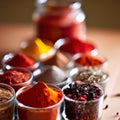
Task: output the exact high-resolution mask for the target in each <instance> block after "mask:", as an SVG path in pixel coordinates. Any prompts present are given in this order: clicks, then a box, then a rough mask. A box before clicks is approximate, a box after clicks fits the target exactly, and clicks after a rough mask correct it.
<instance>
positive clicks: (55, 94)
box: [16, 82, 63, 120]
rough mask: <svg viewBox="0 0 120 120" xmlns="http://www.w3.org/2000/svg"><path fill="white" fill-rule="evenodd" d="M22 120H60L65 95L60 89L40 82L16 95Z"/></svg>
mask: <svg viewBox="0 0 120 120" xmlns="http://www.w3.org/2000/svg"><path fill="white" fill-rule="evenodd" d="M16 96H17V108H18V116H19V118H20V120H33V119H35V120H47V119H49V120H56V119H57V120H60V118H61V117H60V106H61V103H62V100H63V93H62V91H61V90H60V89H58V88H56V87H53V86H48V85H47V84H45V83H44V82H39V83H37V84H35V85H34V86H31V87H27V88H22V89H21V90H19V91H18V92H17V93H16Z"/></svg>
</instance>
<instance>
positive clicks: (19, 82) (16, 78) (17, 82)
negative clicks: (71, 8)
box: [0, 67, 33, 92]
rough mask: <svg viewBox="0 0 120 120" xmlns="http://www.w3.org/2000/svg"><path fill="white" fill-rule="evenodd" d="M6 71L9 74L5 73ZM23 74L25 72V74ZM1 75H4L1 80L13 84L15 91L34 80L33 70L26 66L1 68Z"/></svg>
mask: <svg viewBox="0 0 120 120" xmlns="http://www.w3.org/2000/svg"><path fill="white" fill-rule="evenodd" d="M18 72H19V73H18ZM4 73H5V74H6V73H7V74H6V75H4ZM22 74H24V76H23V75H22ZM0 76H2V78H1V77H0V82H2V83H4V82H5V84H8V85H10V86H12V87H13V88H14V90H15V92H17V90H19V89H20V88H22V87H24V86H29V85H30V84H32V82H33V74H32V72H31V71H29V70H28V69H24V68H18V67H16V68H15V67H14V68H11V69H9V70H4V69H1V70H0ZM4 77H5V78H4Z"/></svg>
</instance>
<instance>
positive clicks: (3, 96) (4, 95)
mask: <svg viewBox="0 0 120 120" xmlns="http://www.w3.org/2000/svg"><path fill="white" fill-rule="evenodd" d="M12 96H13V94H12V93H11V92H10V91H9V90H7V89H5V88H2V87H1V88H0V104H2V103H5V102H6V101H8V100H9V99H10V98H11V97H12Z"/></svg>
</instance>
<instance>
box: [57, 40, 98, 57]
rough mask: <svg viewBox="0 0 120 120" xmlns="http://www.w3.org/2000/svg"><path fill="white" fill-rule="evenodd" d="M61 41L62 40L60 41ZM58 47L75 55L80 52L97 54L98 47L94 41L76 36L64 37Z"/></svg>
mask: <svg viewBox="0 0 120 120" xmlns="http://www.w3.org/2000/svg"><path fill="white" fill-rule="evenodd" d="M59 42H60V43H61V40H59V41H58V43H59ZM58 49H59V50H60V51H62V52H64V53H65V54H67V55H69V56H73V55H75V54H78V53H83V54H90V55H96V54H97V48H96V47H95V45H94V44H93V43H92V42H87V41H81V40H79V39H76V38H71V39H70V40H69V39H65V40H64V39H62V44H61V45H60V46H59V47H58Z"/></svg>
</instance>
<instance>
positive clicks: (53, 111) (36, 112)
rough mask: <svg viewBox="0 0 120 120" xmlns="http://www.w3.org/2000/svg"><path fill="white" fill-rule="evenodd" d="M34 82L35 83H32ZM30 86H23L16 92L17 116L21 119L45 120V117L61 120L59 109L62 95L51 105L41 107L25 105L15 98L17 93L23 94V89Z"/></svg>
mask: <svg viewBox="0 0 120 120" xmlns="http://www.w3.org/2000/svg"><path fill="white" fill-rule="evenodd" d="M35 84H36V83H34V85H35ZM32 86H33V85H32ZM32 86H26V87H23V88H21V89H19V90H18V91H17V93H16V106H17V110H18V118H20V119H21V120H47V119H49V120H61V115H60V109H61V104H62V102H63V99H64V97H62V98H61V100H60V101H59V102H58V103H56V104H54V105H52V106H48V107H42V108H39V107H32V106H26V105H24V104H23V103H21V102H20V101H19V100H18V99H17V97H18V95H19V94H24V91H26V90H28V89H30V88H31V87H32ZM48 86H49V87H51V88H54V89H58V90H61V89H60V88H58V87H56V86H54V85H50V84H49V85H48ZM61 92H62V91H61ZM33 97H34V96H33Z"/></svg>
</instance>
